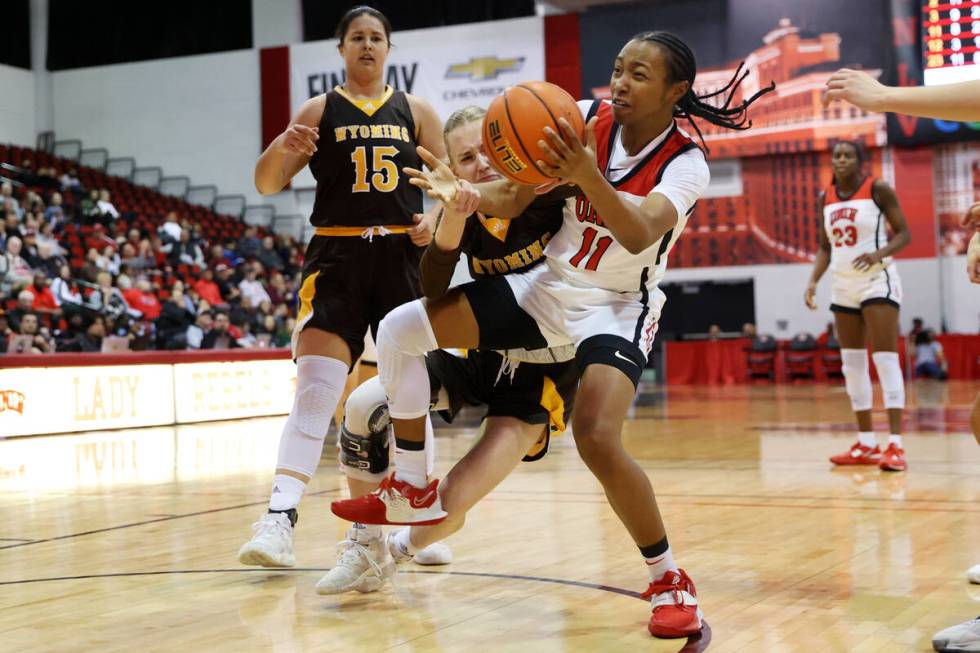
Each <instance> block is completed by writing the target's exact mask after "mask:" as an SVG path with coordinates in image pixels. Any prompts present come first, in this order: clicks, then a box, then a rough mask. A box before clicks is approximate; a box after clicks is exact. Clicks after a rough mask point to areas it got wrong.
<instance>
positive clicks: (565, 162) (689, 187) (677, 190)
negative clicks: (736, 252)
mask: <svg viewBox="0 0 980 653" xmlns="http://www.w3.org/2000/svg"><path fill="white" fill-rule="evenodd" d="M558 122H559V126H560V127H561V130H562V136H561V137H559V135H558V134H557V133H555V132H554V131H553V130H552V129H551V128H549V127H546V128H545V130H544V131H545V133H544V136H545V139H547V140H545V139H542V140H540V141H538V146H539V147H540V148H541V150H542V152H543V153H544V156H546V157H548V159H549V161H543V160H542V161H538V162H537V164H538V167H539V168H541V170H543V171H544V172H545V173H546V174H548V175H551V176H552V177H556V178H559V179H564V180H566V181H569V182H572V183H574V184H575V185H577V186H578V187H579V189H580V190H581V192H582V193H584V194H585V196H586V197H588V198H589V201H590V202H591V203H592V206H593V208H594V209H595V210H596V212H597V213H598V214H599V215H601V216H602V221H603V223H604V224H605V226H606V228H608V229H609V231H610V232H612V235H613V237H614V238H615V239H616V242H618V243H619V244H620V245H622V246H623V247H624V248H625V249H626V251H628V252H629V253H631V254H639V253H640V252H642V251H643V250H645V249H647V248H648V247H650V246H651V245H653V244H654V243H656V242H657V241H658V240H660V239H661V238H663V236H664V235H665V234H666V233H667V232H668V231H670V230H671V229H673V228H674V226H676V225H677V220H678V218H679V216H680V212H681V211H684V212H685V213H686V212H687V211H688V210H689V209H690V208H691V207H692V206H693V205H694V201H695V200H696V199H697V198H698V197H699V196H700V195H701V193H703V192H704V190H705V188H707V186H708V181H709V179H710V177H709V174H708V166H707V165H706V164H705V163H704V160H703V159H701V160H700V170H696V168H698V164H697V163H695V162H693V161H692V158H691V157H685V156H681V157H678V158H677V159H675V160H674V161H673V162H671V163H670V171H671V174H670V175H666V174H665V175H664V177H665V178H669V179H670V181H669V182H668V183H664V184H659V185H658V186H657V188H655V189H654V192H652V193H650V194H649V195H648V196H647V197H646V198H645V199H644V200H643V201H642V202H641V203H640V204H639V205H637V204H634V203H632V202H629V201H627V200H625V199H623V197H622V196H621V195H620V194H619V193H617V192H616V189H615V188H613V187H612V185H611V184H610V183H609V182H608V181H607V180H606V178H605V177H604V176H603V175H602V173H601V172H600V171H599V168H598V166H597V165H596V158H595V118H593V119H592V120H590V121H589V122H588V124H587V125H586V126H585V135H586V143H587V145H586V144H583V143H582V141H581V140H579V138H578V135H577V134H576V133H575V131H574V130H573V129H572V127H571V125H570V124H568V121H566V120H565V119H564V118H561V119H559V121H558ZM658 191H663V192H658Z"/></svg>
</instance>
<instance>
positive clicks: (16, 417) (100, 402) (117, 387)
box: [0, 365, 174, 437]
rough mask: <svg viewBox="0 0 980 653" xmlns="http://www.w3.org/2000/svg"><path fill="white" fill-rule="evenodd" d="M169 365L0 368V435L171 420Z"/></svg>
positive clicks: (171, 377)
mask: <svg viewBox="0 0 980 653" xmlns="http://www.w3.org/2000/svg"><path fill="white" fill-rule="evenodd" d="M171 370H172V366H171V365H114V366H97V367H56V368H21V369H0V436H5V437H7V436H15V435H36V434H41V433H66V432H72V431H95V430H102V429H117V428H125V427H130V426H156V425H160V424H172V423H173V421H174V396H173V373H172V371H171Z"/></svg>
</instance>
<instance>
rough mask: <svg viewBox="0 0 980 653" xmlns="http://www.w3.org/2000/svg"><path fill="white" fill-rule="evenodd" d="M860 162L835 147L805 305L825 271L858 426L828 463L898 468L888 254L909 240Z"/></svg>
mask: <svg viewBox="0 0 980 653" xmlns="http://www.w3.org/2000/svg"><path fill="white" fill-rule="evenodd" d="M863 158H864V157H863V150H862V149H861V147H860V145H858V144H857V143H853V142H850V141H842V142H840V143H837V145H835V146H834V149H833V154H832V160H833V168H834V178H833V184H832V185H831V187H830V188H829V189H827V190H826V191H825V192H824V194H823V195H822V196H821V198H820V200H819V202H818V206H819V209H820V215H821V218H822V220H823V229H820V230H819V238H820V248H819V250H818V251H817V260H816V263H815V264H814V266H813V273H812V274H811V275H810V282H809V284H808V285H807V288H806V292H805V293H804V301H805V302H806V305H807V306H808V307H810V308H811V309H813V310H816V308H817V305H816V303H815V302H814V296H815V294H816V292H817V283H818V282H819V281H820V278H821V277H822V276H823V274H824V272H826V271H827V269H828V267H829V269H830V273H831V278H832V283H833V285H832V287H831V304H830V310H831V311H833V312H834V320H835V323H836V330H837V339H838V341H839V342H840V346H841V352H840V353H841V360H842V362H843V366H842V371H843V372H844V383H845V386H846V387H847V394H848V396H849V397H850V399H851V408H852V409H853V410H854V414H855V416H856V417H857V423H858V440H857V442H856V443H854V445H853V446H852V447H851V448H850V450H848V451H846V452H844V453H842V454H838V455H836V456H832V457H831V459H830V460H831V462H833V463H834V464H835V465H878V466H879V467H880V468H881V469H883V470H886V471H904V470H905V469H906V462H905V450H904V449H903V447H902V435H901V434H902V415H903V413H904V411H905V379H904V378H903V376H902V365H901V363H900V362H899V358H898V351H897V347H898V310H899V307H900V306H901V303H902V284H901V281H900V280H899V278H898V271H897V270H896V269H895V263H894V262H893V261H892V255H893V254H895V253H896V252H898V251H899V250H900V249H902V248H903V247H905V246H906V245H907V244H908V243H909V229H908V225H907V224H906V223H905V216H904V215H903V214H902V209H901V207H899V205H898V199H897V198H896V197H895V191H894V190H892V188H891V187H890V186H889V185H888V184H887V183H885V182H884V181H882V180H880V179H874V178H872V177H871V176H870V175H868V174H867V173H866V172H865V171H864V170H863V165H862V164H863ZM889 227H891V231H892V235H891V237H890V238H889V236H888V228H889ZM868 345H870V347H871V351H872V352H873V353H872V354H871V357H872V359H873V360H874V363H875V368H876V369H877V371H878V380H879V383H880V384H881V389H882V392H883V394H884V398H885V408H886V409H887V410H888V424H889V427H890V435H889V437H888V446H887V448H886V449H885V451H884V453H882V450H881V447H880V446H878V443H877V441H876V439H875V434H874V430H873V428H872V425H871V406H872V403H873V402H872V398H873V394H872V389H871V375H870V372H869V368H868V353H867V350H866V347H867V346H868Z"/></svg>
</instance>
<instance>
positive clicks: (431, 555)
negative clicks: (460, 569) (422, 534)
mask: <svg viewBox="0 0 980 653" xmlns="http://www.w3.org/2000/svg"><path fill="white" fill-rule="evenodd" d="M404 530H405V529H404V528H402V529H399V530H397V531H394V532H391V533H388V536H387V537H386V538H385V542H386V545H387V547H388V553H390V554H391V557H392V558H393V559H394V561H395V562H396V563H398V564H401V563H403V562H409V561H412V562H414V563H415V564H417V565H426V566H435V565H448V564H449V563H451V562H452V561H453V552H452V550H451V549H450V548H449V547H448V546H446V545H445V544H443V543H442V542H433V543H432V544H430V545H429V546H427V547H425V548H424V549H419V552H418V553H416V554H415V555H414V556H413V555H411V554H409V553H408V551H404V550H402V548H401V547H400V546H398V544H397V543H396V542H395V538H396V537H398V535H399V534H400V533H401V532H402V531H404Z"/></svg>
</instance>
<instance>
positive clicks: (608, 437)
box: [572, 414, 621, 467]
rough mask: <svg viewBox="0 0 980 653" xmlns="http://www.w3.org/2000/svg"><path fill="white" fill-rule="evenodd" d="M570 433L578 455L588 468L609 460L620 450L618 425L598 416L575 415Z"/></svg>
mask: <svg viewBox="0 0 980 653" xmlns="http://www.w3.org/2000/svg"><path fill="white" fill-rule="evenodd" d="M572 432H573V433H574V437H575V447H576V448H577V449H578V452H579V455H580V456H581V457H582V460H583V461H585V463H586V464H587V465H589V466H590V467H592V466H593V465H594V464H602V463H603V462H604V461H607V460H609V459H610V458H611V457H612V454H613V453H615V452H616V451H618V450H619V449H620V448H621V444H620V441H619V428H618V425H617V424H614V423H613V422H612V420H608V419H604V418H602V417H600V416H596V415H587V414H582V415H579V414H577V415H576V416H575V420H574V424H573V425H572Z"/></svg>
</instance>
